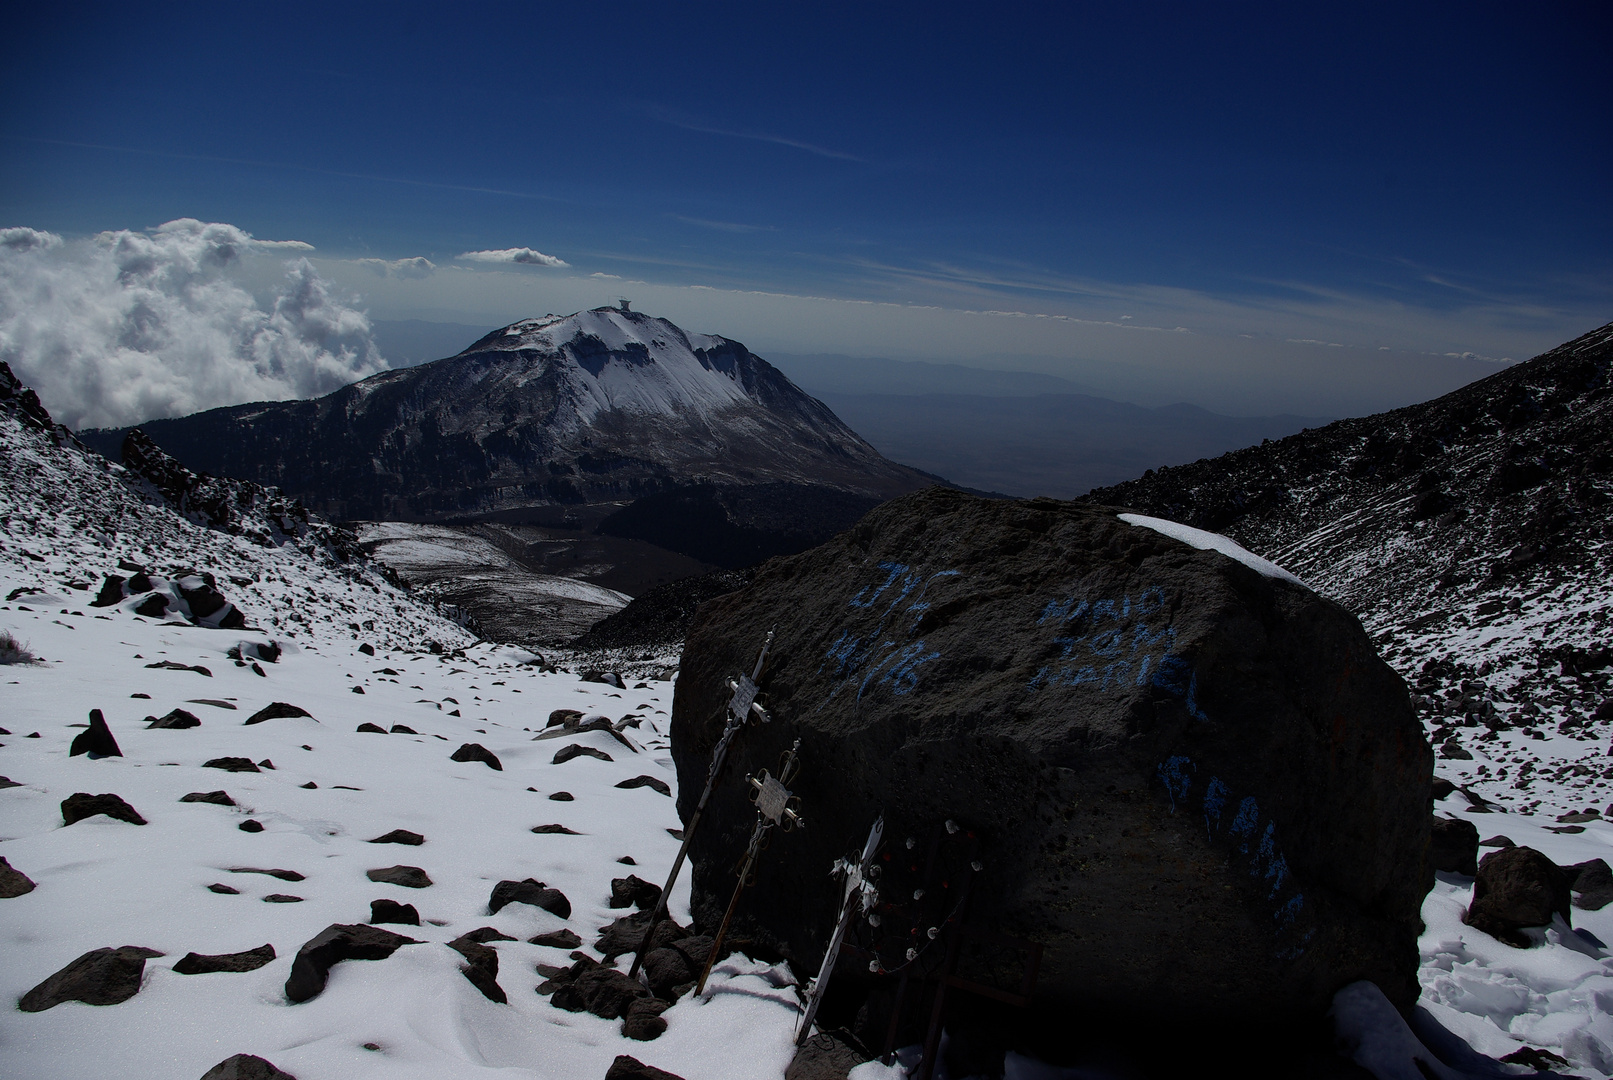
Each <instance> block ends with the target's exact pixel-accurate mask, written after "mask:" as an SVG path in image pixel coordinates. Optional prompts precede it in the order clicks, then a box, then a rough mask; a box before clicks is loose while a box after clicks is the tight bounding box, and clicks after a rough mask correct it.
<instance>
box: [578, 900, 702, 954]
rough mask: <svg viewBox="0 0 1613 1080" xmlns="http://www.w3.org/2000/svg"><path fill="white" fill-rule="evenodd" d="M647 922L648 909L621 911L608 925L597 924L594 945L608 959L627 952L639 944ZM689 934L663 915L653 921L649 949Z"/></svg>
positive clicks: (667, 943) (674, 941) (667, 944)
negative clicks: (626, 912)
mask: <svg viewBox="0 0 1613 1080" xmlns="http://www.w3.org/2000/svg"><path fill="white" fill-rule="evenodd" d="M649 925H650V913H649V912H648V911H635V912H633V914H631V915H623V916H622V917H621V918H620V919H617V920H616V921H615V922H613V923H611V924H610V925H609V926H602V927H600V928H599V929H600V935H599V940H598V941H596V942H594V948H595V949H596V950H598V952H599V954H600V955H601V956H603V957H604V958H605V959H607V960H614V959H615V958H616V957H618V956H626V955H627V954H628V953H631V952H633V951H634V950H636V949H637V948H638V947H639V942H641V941H643V940H644V931H645V930H647V929H648V928H649ZM688 936H689V931H688V930H686V929H684V928H683V927H681V926H679V925H678V924H677V923H675V922H673V921H672V920H671V919H668V918H664V919H662V920H661V922H660V923H658V924H657V925H656V927H655V935H654V936H653V937H651V938H650V949H651V950H654V949H660V948H666V947H670V946H672V945H675V944H676V943H678V942H679V941H682V940H683V939H685V938H687V937H688ZM700 959H701V961H702V962H704V960H705V957H704V956H702V957H701V958H700Z"/></svg>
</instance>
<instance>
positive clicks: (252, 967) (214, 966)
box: [174, 945, 274, 975]
mask: <svg viewBox="0 0 1613 1080" xmlns="http://www.w3.org/2000/svg"><path fill="white" fill-rule="evenodd" d="M273 959H274V946H273V945H259V946H258V947H257V948H255V949H248V950H246V951H245V952H233V953H219V954H217V955H214V956H205V955H203V954H202V953H186V954H185V955H184V956H183V957H181V958H180V960H179V962H178V963H177V964H175V965H174V971H175V972H177V973H178V974H180V975H206V974H208V973H210V972H214V971H256V970H258V968H260V967H262V966H263V965H264V964H267V963H268V962H269V961H271V960H273Z"/></svg>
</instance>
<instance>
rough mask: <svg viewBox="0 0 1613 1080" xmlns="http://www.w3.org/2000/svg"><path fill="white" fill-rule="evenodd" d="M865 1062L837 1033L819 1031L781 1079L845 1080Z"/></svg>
mask: <svg viewBox="0 0 1613 1080" xmlns="http://www.w3.org/2000/svg"><path fill="white" fill-rule="evenodd" d="M867 1060H869V1058H868V1055H867V1054H865V1053H863V1051H862V1050H860V1049H859V1048H857V1047H855V1046H852V1045H851V1044H850V1043H848V1042H846V1041H845V1040H844V1039H842V1038H838V1037H837V1033H835V1032H832V1031H820V1032H818V1033H817V1034H816V1035H814V1036H812V1037H811V1038H810V1039H808V1040H807V1041H806V1042H805V1043H803V1044H802V1045H801V1048H800V1049H799V1050H797V1051H796V1052H795V1057H794V1058H793V1059H792V1060H791V1061H790V1067H789V1068H787V1069H785V1070H784V1080H846V1075H847V1074H848V1073H850V1072H851V1070H852V1069H855V1068H856V1067H857V1066H858V1065H861V1064H862V1063H863V1062H865V1061H867ZM949 1064H950V1063H949ZM951 1072H952V1070H951V1069H949V1070H948V1073H949V1074H951Z"/></svg>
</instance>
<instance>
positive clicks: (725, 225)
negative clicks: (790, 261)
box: [670, 214, 778, 233]
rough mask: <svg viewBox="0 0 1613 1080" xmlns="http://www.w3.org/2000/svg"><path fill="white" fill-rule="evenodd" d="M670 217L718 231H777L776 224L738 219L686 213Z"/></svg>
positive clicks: (687, 223) (686, 223)
mask: <svg viewBox="0 0 1613 1080" xmlns="http://www.w3.org/2000/svg"><path fill="white" fill-rule="evenodd" d="M670 217H671V218H672V220H673V221H681V222H683V223H684V224H685V225H696V226H699V227H700V228H702V229H716V230H717V231H718V232H731V233H759V232H778V227H777V226H776V225H746V224H743V223H742V222H738V221H713V220H711V219H710V218H697V217H689V216H688V215H686V214H672V215H670Z"/></svg>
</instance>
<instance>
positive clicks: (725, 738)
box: [627, 630, 773, 978]
mask: <svg viewBox="0 0 1613 1080" xmlns="http://www.w3.org/2000/svg"><path fill="white" fill-rule="evenodd" d="M772 644H773V631H771V630H769V631H768V632H767V640H766V641H764V642H762V651H761V653H760V654H758V655H757V657H756V669H755V670H754V671H753V672H751V674H749V675H745V674H744V673H741V674H740V676H739V678H738V679H737V680H735V679H729V680H728V688H729V689H730V690H731V691H732V692H733V696H732V697H730V698H729V699H728V710H727V720H726V722H725V723H724V724H723V729H722V736H721V737H720V738H718V740H717V745H716V746H715V747H714V748H713V749H712V751H711V767H710V768H709V769H707V770H706V789H705V790H704V791H702V792H701V793H700V801H699V802H698V803H696V804H695V808H694V813H693V814H692V815H691V816H690V818H689V824H687V825H685V826H684V828H683V845H682V846H681V847H679V848H678V857H677V858H676V859H673V860H672V872H671V873H670V874H668V875H667V879H666V884H665V885H663V886H662V887H661V898H660V899H659V900H657V901H656V902H655V910H654V911H653V912H651V913H650V925H649V926H648V927H646V928H645V930H644V938H643V940H641V941H640V942H639V943H638V949H637V950H635V951H634V954H633V966H632V968H631V969H630V970H629V971H628V973H627V974H628V976H629V977H631V978H637V977H638V973H639V969H640V968H641V967H643V966H644V954H645V953H646V952H648V951H649V948H650V938H651V937H653V936H654V935H655V928H656V927H658V926H660V925H661V922H662V920H663V919H665V918H666V906H667V903H668V902H669V901H670V900H671V898H672V886H673V885H674V884H675V883H676V882H677V880H678V874H679V872H681V871H682V870H683V860H684V859H685V858H687V857H688V854H689V845H690V844H691V843H692V842H693V841H694V831H695V829H696V828H697V827H699V825H700V815H701V814H702V813H703V812H704V811H705V809H706V801H707V800H708V799H710V798H711V789H712V788H714V787H716V785H717V775H718V774H719V773H720V772H722V767H723V761H724V760H725V759H726V758H727V757H728V744H729V743H731V742H733V740H734V735H735V734H737V733H738V731H739V729H740V728H742V727H744V726H745V724H746V722H747V721H749V720H751V719H752V718H755V719H757V720H760V721H761V722H762V723H764V724H765V723H767V722H768V721H769V720H771V719H772V717H770V716H768V715H767V710H766V709H764V708H762V707H761V706H760V705H758V704H756V695H757V693H758V692H759V688H758V687H757V685H756V680H757V679H760V678H761V677H762V665H763V664H764V663H766V662H767V650H768V649H769V648H770V647H771V646H772Z"/></svg>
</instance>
